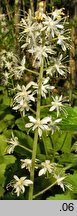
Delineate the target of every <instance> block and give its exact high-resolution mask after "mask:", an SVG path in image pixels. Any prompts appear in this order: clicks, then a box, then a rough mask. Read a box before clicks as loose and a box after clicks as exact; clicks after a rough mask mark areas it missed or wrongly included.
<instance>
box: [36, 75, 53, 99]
mask: <svg viewBox="0 0 77 216" xmlns="http://www.w3.org/2000/svg"><path fill="white" fill-rule="evenodd" d="M48 81H49V77H47V78H45V79H44V80H43V81H42V87H41V95H42V97H44V98H45V99H46V94H47V93H48V90H53V89H54V86H50V85H49V84H47V83H48ZM33 88H34V89H36V90H35V91H34V93H38V84H37V83H35V82H33Z"/></svg>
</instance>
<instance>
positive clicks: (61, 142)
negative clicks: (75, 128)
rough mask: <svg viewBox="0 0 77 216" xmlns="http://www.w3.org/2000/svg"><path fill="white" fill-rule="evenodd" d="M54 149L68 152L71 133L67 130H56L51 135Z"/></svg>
mask: <svg viewBox="0 0 77 216" xmlns="http://www.w3.org/2000/svg"><path fill="white" fill-rule="evenodd" d="M51 139H52V142H53V145H54V149H55V151H59V150H61V151H62V152H70V149H71V140H72V134H71V133H69V132H62V133H61V132H60V131H56V133H54V134H53V135H52V137H51Z"/></svg>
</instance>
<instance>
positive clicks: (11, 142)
mask: <svg viewBox="0 0 77 216" xmlns="http://www.w3.org/2000/svg"><path fill="white" fill-rule="evenodd" d="M7 142H8V143H9V146H8V148H7V153H8V154H11V153H13V151H14V149H15V147H16V146H18V145H19V142H18V138H17V137H15V136H14V134H13V133H12V138H11V139H10V140H8V141H7Z"/></svg>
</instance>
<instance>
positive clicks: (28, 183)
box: [24, 179, 33, 186]
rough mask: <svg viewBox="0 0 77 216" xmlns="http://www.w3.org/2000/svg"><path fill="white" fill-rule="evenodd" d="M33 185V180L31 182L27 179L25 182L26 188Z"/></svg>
mask: <svg viewBox="0 0 77 216" xmlns="http://www.w3.org/2000/svg"><path fill="white" fill-rule="evenodd" d="M31 184H33V182H32V181H31V180H29V179H26V180H25V182H24V185H25V186H28V185H31Z"/></svg>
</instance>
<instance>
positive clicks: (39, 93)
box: [29, 60, 43, 200]
mask: <svg viewBox="0 0 77 216" xmlns="http://www.w3.org/2000/svg"><path fill="white" fill-rule="evenodd" d="M42 78H43V60H42V63H41V67H40V74H39V82H38V95H37V110H36V119H37V120H38V119H40V106H41V87H42ZM37 143H38V128H36V130H35V133H34V143H33V151H32V167H31V172H30V180H31V181H32V182H33V184H32V185H31V186H30V188H29V200H32V199H33V187H34V169H35V159H36V153H37Z"/></svg>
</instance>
